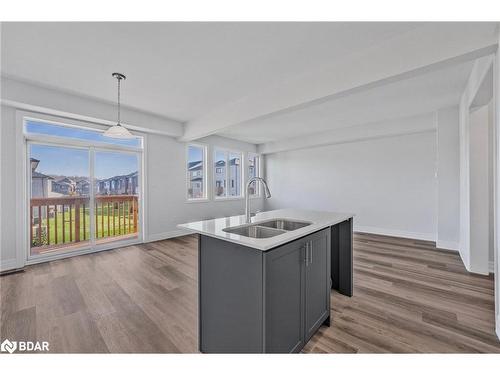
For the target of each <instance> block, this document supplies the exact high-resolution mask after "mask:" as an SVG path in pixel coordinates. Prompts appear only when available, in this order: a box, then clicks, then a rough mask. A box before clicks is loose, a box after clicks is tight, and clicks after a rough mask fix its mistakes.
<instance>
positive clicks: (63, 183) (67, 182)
mask: <svg viewBox="0 0 500 375" xmlns="http://www.w3.org/2000/svg"><path fill="white" fill-rule="evenodd" d="M75 191H76V182H75V181H74V180H73V179H71V178H69V177H64V178H62V179H60V180H57V181H53V182H52V192H53V193H58V194H62V195H73V194H74V193H75Z"/></svg>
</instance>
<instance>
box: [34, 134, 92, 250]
mask: <svg viewBox="0 0 500 375" xmlns="http://www.w3.org/2000/svg"><path fill="white" fill-rule="evenodd" d="M29 153H30V155H29V156H30V167H31V197H30V210H29V215H30V221H31V225H30V228H29V231H30V247H31V255H41V254H52V253H54V252H63V251H68V250H75V249H78V248H80V247H82V246H88V244H89V241H90V216H89V215H90V207H89V193H90V191H89V190H90V189H89V187H90V177H89V152H88V150H82V149H77V148H69V147H61V146H45V145H37V144H33V145H30V147H29Z"/></svg>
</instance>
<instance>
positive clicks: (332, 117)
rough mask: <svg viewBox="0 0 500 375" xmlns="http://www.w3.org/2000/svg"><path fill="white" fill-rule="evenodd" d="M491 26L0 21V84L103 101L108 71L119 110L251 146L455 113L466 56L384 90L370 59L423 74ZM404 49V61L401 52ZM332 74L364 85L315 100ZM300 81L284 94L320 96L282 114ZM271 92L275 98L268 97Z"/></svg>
mask: <svg viewBox="0 0 500 375" xmlns="http://www.w3.org/2000/svg"><path fill="white" fill-rule="evenodd" d="M496 28H497V25H496V24H495V23H481V24H477V23H411V22H409V23H408V22H404V23H403V22H400V23H390V22H388V23H385V22H384V23H382V22H380V23H370V22H358V23H342V22H337V23H333V22H329V23H327V22H325V23H321V22H312V23H308V22H304V23H298V22H295V23H293V22H283V23H278V22H274V23H262V22H247V23H245V22H243V23H189V22H180V23H175V22H168V23H167V22H157V23H131V22H129V23H124V22H115V23H112V22H102V23H83V22H73V23H53V22H45V23H22V22H17V23H2V32H1V37H2V51H1V52H2V54H1V59H2V60H1V68H2V75H3V76H5V77H9V78H14V79H20V80H24V81H27V82H31V83H35V84H39V85H42V86H47V87H50V88H55V89H58V90H62V91H65V92H70V93H74V94H78V95H83V96H88V97H92V98H96V99H99V100H103V101H107V102H111V101H114V100H115V96H116V82H115V81H114V79H113V78H112V77H111V73H112V72H115V71H118V72H122V73H124V74H126V75H127V80H126V81H125V82H124V83H123V90H122V103H123V104H124V105H125V106H128V107H131V108H136V109H140V110H142V111H146V112H151V113H154V114H157V115H160V116H163V117H166V118H169V119H174V120H177V121H179V122H182V123H184V124H185V127H184V128H185V129H187V128H188V127H189V126H191V124H193V128H194V129H196V127H195V126H196V125H197V122H198V123H199V122H200V121H202V125H204V124H205V123H208V124H209V125H210V121H211V122H212V126H213V128H214V129H216V131H214V132H212V134H213V133H216V134H220V135H223V136H226V137H230V138H234V139H239V140H244V141H248V142H252V143H257V144H261V143H266V142H274V141H278V140H281V139H285V138H292V137H300V136H303V135H305V134H311V133H315V132H322V131H326V130H330V129H334V128H341V127H348V126H353V125H359V124H363V123H374V122H377V121H381V120H384V119H391V118H397V117H407V116H411V115H414V114H421V113H426V112H430V111H433V110H436V109H438V108H442V107H446V106H450V105H454V104H457V103H458V100H459V97H460V94H461V92H462V90H463V88H464V86H465V82H466V80H467V78H468V76H469V74H470V71H471V67H472V62H473V58H474V57H473V56H472V57H471V56H469V57H467V58H465V59H458V60H457V61H454V62H453V63H452V64H451V63H448V64H444V65H443V66H441V65H439V64H438V65H439V66H438V67H436V66H433V68H432V69H425V68H424V69H420V70H419V71H418V73H412V74H409V75H404V74H402V75H401V76H400V77H398V78H397V79H389V80H387V81H384V80H380V79H379V78H377V75H380V74H379V72H377V71H376V69H375V68H377V69H378V68H379V67H380V68H381V69H382V70H383V68H384V67H385V66H387V64H385V63H384V61H383V60H380V57H379V60H377V61H375V62H374V64H372V60H370V56H377V52H378V54H379V55H378V56H380V55H381V56H382V57H383V58H385V59H386V60H387V59H392V61H395V63H396V65H397V64H400V65H401V71H403V70H404V65H405V64H404V63H405V60H406V62H407V61H414V60H419V59H420V56H422V61H416V62H417V63H418V64H420V66H422V67H424V66H425V64H426V63H425V61H424V57H425V56H427V55H429V54H430V53H433V52H434V51H438V50H440V49H446V48H448V50H450V51H452V52H453V51H455V50H456V51H459V53H458V54H459V55H460V54H464V56H465V54H466V52H468V51H467V50H466V48H465V49H464V48H462V49H461V50H460V47H462V45H464V44H466V42H467V43H469V44H468V46H472V47H471V48H473V47H474V48H476V45H479V44H480V43H476V42H478V41H481V42H482V41H483V40H484V39H486V37H489V36H490V35H493V34H494V32H496V31H495V30H496ZM495 35H496V34H495ZM424 38H425V41H423V42H422V40H423V39H424ZM446 38H448V39H446ZM467 38H469V39H467ZM464 39H467V41H464ZM419 41H421V43H420V44H419ZM408 43H410V45H411V47H413V51H412V53H413V54H412V53H408V51H407V53H406V54H405V53H404V52H402V49H401V48H402V46H405V45H406V46H407V45H408ZM490 44H491V43H490ZM484 45H486V43H483V44H481V46H484ZM394 46H399V48H393V47H394ZM414 46H415V47H414ZM424 47H425V50H424ZM444 47H446V48H444ZM418 48H421V50H420V49H418ZM453 48H454V49H453ZM467 48H468V47H467ZM415 49H417V50H415ZM410 50H411V48H410ZM398 52H399V53H398ZM452 52H450V53H452ZM415 53H416V54H415ZM452 56H453V55H452ZM349 61H356V62H360V64H361V65H359V66H361V67H363V66H365V68H366V70H368V68H369V65H370V64H372V66H371V68H372V71H371V72H370V74H371V77H368V76H369V75H368V73H367V72H365V71H360V70H359V69H358V68H357V67H354V66H352V65H349ZM387 61H389V60H387ZM361 62H362V63H361ZM363 64H364V65H363ZM377 64H378V65H377ZM408 66H409V65H408ZM337 67H347V68H348V67H352V69H351V70H353V71H354V73H356V74H357V72H359V73H360V74H359V76H363V79H365V81H366V84H361V85H360V84H359V83H358V87H361V89H359V90H354V91H349V90H344V92H342V90H340V91H339V93H340V94H341V95H332V96H328V95H327V96H324V95H323V94H321V95H319V92H320V91H321V90H320V89H319V87H318V86H319V85H316V82H321V77H322V74H324V76H323V77H325V78H330V77H328V74H331V73H328V72H329V71H330V72H331V71H332V70H333V71H334V74H335V75H338V77H339V78H340V79H341V78H342V74H343V72H344V74H346V73H347V71H346V69H347V68H346V69H343V68H340V69H337ZM356 69H358V70H356ZM347 70H349V69H347ZM353 71H351V72H349V74H353ZM323 72H326V73H323ZM365 73H366V74H365ZM309 76H314V78H315V80H309V82H313V83H312V84H309V86H308V85H307V84H303V85H302V86H300V85H299V86H297V85H295V86H293V85H290V86H289V87H295V88H296V87H303V88H304V93H306V91H307V90H309V91H310V92H309V93H307V95H303V97H304V98H306V97H307V96H309V97H314V96H315V95H319V97H321V96H322V95H323V96H324V98H321V100H317V101H311V102H308V101H307V100H305V99H304V101H303V103H304V104H303V105H299V106H297V105H292V104H290V105H288V104H286V103H285V102H286V100H288V99H287V98H286V94H287V86H286V85H287V82H290V83H291V82H292V81H294V80H295V81H297V80H298V81H297V82H304V83H305V82H307V79H308V78H307V77H309ZM334 78H335V77H334ZM300 80H302V81H300ZM370 80H372V82H377V80H379V81H378V82H382V81H383V83H380V84H376V85H371V83H370ZM325 81H326V80H325ZM338 82H340V83H342V82H341V81H338ZM315 85H316V86H315ZM340 86H342V85H341V84H339V87H340ZM316 87H318V90H317V93H318V94H316V92H315V89H316ZM332 87H333V86H332ZM275 89H276V92H281V93H282V97H280V98H276V95H275V96H273V95H269V93H272V92H273V90H275ZM280 89H281V91H280ZM321 89H323V88H321ZM294 90H295V91H296V89H294ZM288 91H290V90H288ZM299 91H300V90H299ZM333 91H334V90H333V89H332V92H333ZM264 94H267V96H266V95H264ZM299 96H300V95H299ZM259 97H260V99H259ZM264 98H265V99H264ZM269 98H270V99H269ZM272 98H276V99H277V100H276V102H280V100H281V99H282V100H281V102H282V103H283V105H282V108H284V110H279V111H271V112H269V111H267V112H266V105H265V101H266V100H267V101H268V102H272V101H274V99H272ZM259 100H260V102H259ZM290 103H291V101H290ZM280 105H281V104H280ZM234 108H235V109H234ZM226 109H227V110H226ZM231 111H232V113H231ZM235 111H240V112H241V113H242V115H241V116H239V117H241V118H245V119H248V120H245V121H233V122H232V123H231V124H230V126H226V124H220V123H219V122H218V119H220V118H223V116H222V117H221V115H220V114H221V113H222V114H224V113H229V114H230V116H233V117H234V118H237V117H238V116H234V113H236V112H235ZM211 119H215V120H211ZM203 121H205V122H203ZM217 124H219V128H217ZM185 131H186V130H185ZM200 134H201V132H200Z"/></svg>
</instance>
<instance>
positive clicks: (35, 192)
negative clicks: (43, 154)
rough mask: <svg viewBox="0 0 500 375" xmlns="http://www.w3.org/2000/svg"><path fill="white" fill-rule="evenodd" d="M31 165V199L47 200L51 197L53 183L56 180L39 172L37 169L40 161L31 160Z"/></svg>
mask: <svg viewBox="0 0 500 375" xmlns="http://www.w3.org/2000/svg"><path fill="white" fill-rule="evenodd" d="M30 163H31V197H32V198H47V197H48V196H50V192H51V189H52V182H53V180H54V178H52V177H50V176H47V175H45V174H43V173H40V172H37V171H36V168H37V167H38V164H39V163H40V160H38V159H34V158H30Z"/></svg>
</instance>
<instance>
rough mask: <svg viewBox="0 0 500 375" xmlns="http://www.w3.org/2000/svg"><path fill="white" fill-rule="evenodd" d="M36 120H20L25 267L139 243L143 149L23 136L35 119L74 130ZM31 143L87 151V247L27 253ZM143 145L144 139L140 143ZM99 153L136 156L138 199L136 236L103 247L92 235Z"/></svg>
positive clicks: (28, 244) (47, 120) (29, 247)
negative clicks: (22, 158)
mask: <svg viewBox="0 0 500 375" xmlns="http://www.w3.org/2000/svg"><path fill="white" fill-rule="evenodd" d="M40 117H41V118H38V117H24V118H23V136H24V144H25V150H24V151H25V152H24V154H25V155H24V164H25V165H24V169H25V199H24V200H25V202H24V210H23V211H24V215H25V220H24V221H25V223H26V225H25V241H26V242H25V243H26V245H27V246H25V254H26V258H25V262H26V264H27V265H29V264H35V263H40V262H46V261H50V260H56V259H62V258H67V257H71V256H76V255H82V254H89V253H93V252H97V251H102V250H110V249H115V248H118V247H125V246H130V245H135V244H138V243H142V242H143V239H144V232H145V225H144V201H145V200H144V180H145V176H144V174H143V171H144V164H143V163H144V148H138V147H131V146H124V145H116V144H107V143H102V142H97V141H93V142H90V141H85V140H80V139H71V138H63V137H56V136H48V135H39V134H27V133H26V132H25V131H24V129H25V123H26V121H27V120H36V121H41V122H47V123H49V124H57V125H64V126H68V127H75V125H71V124H67V123H61V122H58V121H53V120H51V119H46V118H44V117H45V116H43V117H42V116H40ZM77 127H85V126H81V125H80V126H77ZM86 128H88V129H91V130H95V128H94V127H92V126H89V127H86ZM32 144H35V145H44V146H56V147H64V148H73V149H82V150H87V151H88V153H89V164H88V165H89V182H90V186H89V188H90V190H89V204H90V207H89V208H90V210H89V215H90V216H89V217H90V218H91V219H90V220H89V221H90V241H89V243H88V246H82V247H81V248H78V249H73V250H68V251H63V250H62V251H60V252H57V253H53V254H35V255H32V254H31V239H30V228H31V225H32V223H31V219H30V215H29V210H30V207H31V206H30V199H31V168H30V163H29V160H30V146H31V145H32ZM143 146H144V140H143ZM96 151H97V152H100V151H103V152H119V153H127V154H133V155H136V156H137V161H138V179H139V194H138V195H139V196H138V204H139V209H138V213H137V214H138V218H137V221H138V223H137V236H136V237H135V238H132V239H124V240H119V239H118V240H116V241H110V242H108V243H105V244H97V243H96V236H95V230H96V228H95V220H94V213H95V176H94V169H95V153H96Z"/></svg>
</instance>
